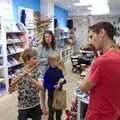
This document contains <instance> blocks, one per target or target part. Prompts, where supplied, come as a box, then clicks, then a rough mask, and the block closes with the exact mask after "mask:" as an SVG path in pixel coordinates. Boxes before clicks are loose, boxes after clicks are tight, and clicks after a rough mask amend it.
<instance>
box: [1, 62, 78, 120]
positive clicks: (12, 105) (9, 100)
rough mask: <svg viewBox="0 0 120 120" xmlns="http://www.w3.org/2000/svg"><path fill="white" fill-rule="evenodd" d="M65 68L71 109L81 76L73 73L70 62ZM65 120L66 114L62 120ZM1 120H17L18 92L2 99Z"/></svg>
mask: <svg viewBox="0 0 120 120" xmlns="http://www.w3.org/2000/svg"><path fill="white" fill-rule="evenodd" d="M65 68H66V76H65V78H66V80H67V81H68V82H67V84H66V85H65V89H66V90H67V106H68V108H70V106H71V100H72V98H73V97H74V95H73V88H75V87H76V84H77V81H78V80H79V75H78V74H74V73H72V72H71V69H72V65H71V62H70V61H67V62H66V63H65ZM63 118H64V113H63V116H62V120H63ZM0 120H17V92H15V93H12V94H6V95H4V96H1V97H0ZM43 120H47V117H44V118H43Z"/></svg>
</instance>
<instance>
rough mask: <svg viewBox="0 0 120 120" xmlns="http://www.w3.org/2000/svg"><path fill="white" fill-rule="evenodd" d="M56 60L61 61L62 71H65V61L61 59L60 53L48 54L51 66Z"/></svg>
mask: <svg viewBox="0 0 120 120" xmlns="http://www.w3.org/2000/svg"><path fill="white" fill-rule="evenodd" d="M55 61H58V62H59V68H60V69H61V70H62V71H64V70H65V67H64V63H63V61H61V59H60V55H59V54H57V53H56V54H51V55H49V56H48V64H49V65H50V66H51V65H54V63H55Z"/></svg>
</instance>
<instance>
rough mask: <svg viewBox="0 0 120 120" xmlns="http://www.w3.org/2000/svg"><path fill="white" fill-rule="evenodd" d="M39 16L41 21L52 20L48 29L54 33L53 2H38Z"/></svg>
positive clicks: (41, 0) (51, 0) (43, 0)
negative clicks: (47, 18)
mask: <svg viewBox="0 0 120 120" xmlns="http://www.w3.org/2000/svg"><path fill="white" fill-rule="evenodd" d="M40 14H41V16H42V18H43V19H45V18H46V17H49V18H52V23H51V24H50V27H49V29H50V30H52V31H53V32H54V0H40Z"/></svg>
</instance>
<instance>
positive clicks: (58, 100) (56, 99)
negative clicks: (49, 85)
mask: <svg viewBox="0 0 120 120" xmlns="http://www.w3.org/2000/svg"><path fill="white" fill-rule="evenodd" d="M52 107H53V108H54V109H56V110H63V109H65V108H66V90H54V94H53V104H52Z"/></svg>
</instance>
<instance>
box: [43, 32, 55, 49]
mask: <svg viewBox="0 0 120 120" xmlns="http://www.w3.org/2000/svg"><path fill="white" fill-rule="evenodd" d="M46 33H48V34H50V35H51V36H52V41H51V46H52V49H54V48H55V37H54V35H53V32H52V31H50V30H47V31H45V32H44V34H43V41H42V45H43V46H44V47H45V48H48V45H47V43H46V42H45V34H46Z"/></svg>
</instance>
